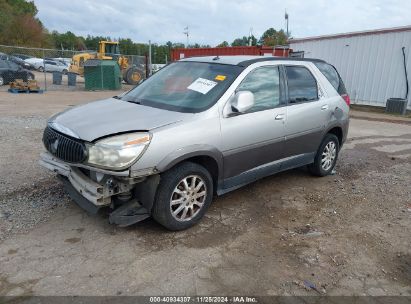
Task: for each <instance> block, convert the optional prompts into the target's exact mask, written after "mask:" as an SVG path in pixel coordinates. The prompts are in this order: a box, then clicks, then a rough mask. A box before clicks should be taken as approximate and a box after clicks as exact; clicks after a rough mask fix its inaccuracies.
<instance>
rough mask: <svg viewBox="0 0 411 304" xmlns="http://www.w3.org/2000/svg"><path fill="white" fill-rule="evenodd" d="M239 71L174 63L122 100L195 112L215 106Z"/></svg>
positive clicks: (201, 63)
mask: <svg viewBox="0 0 411 304" xmlns="http://www.w3.org/2000/svg"><path fill="white" fill-rule="evenodd" d="M242 70H243V68H242V67H239V66H235V65H224V64H217V63H203V62H184V61H183V62H175V63H172V64H170V65H168V66H166V67H164V68H163V69H161V70H160V71H159V72H157V73H156V74H154V75H153V76H151V77H150V78H148V79H147V80H146V81H144V82H143V83H141V84H140V85H139V86H137V87H135V88H134V89H133V90H131V91H130V92H128V93H126V94H125V95H124V96H122V97H121V99H122V100H125V101H129V102H136V103H139V104H143V105H147V106H151V107H156V108H162V109H166V110H171V111H178V112H191V113H197V112H201V111H204V110H206V109H208V108H210V107H211V106H212V105H214V104H215V103H216V101H217V100H218V98H220V97H221V95H222V94H223V93H224V92H225V91H226V90H227V88H228V87H229V86H230V84H231V83H232V82H233V81H234V79H235V78H236V77H237V76H238V74H239V73H240V72H241V71H242Z"/></svg>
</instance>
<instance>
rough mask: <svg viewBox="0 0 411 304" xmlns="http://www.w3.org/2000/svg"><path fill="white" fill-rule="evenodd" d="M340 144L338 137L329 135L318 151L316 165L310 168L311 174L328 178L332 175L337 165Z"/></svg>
mask: <svg viewBox="0 0 411 304" xmlns="http://www.w3.org/2000/svg"><path fill="white" fill-rule="evenodd" d="M339 152H340V143H339V141H338V138H337V136H335V135H334V134H327V135H326V136H325V137H324V139H323V141H322V143H321V145H320V148H319V149H318V151H317V155H316V156H315V159H314V163H312V164H311V165H310V166H309V169H310V172H311V173H312V174H313V175H316V176H326V175H329V174H330V173H331V171H332V170H333V169H334V167H335V164H336V163H337V158H338V153H339Z"/></svg>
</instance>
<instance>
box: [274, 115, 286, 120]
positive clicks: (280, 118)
mask: <svg viewBox="0 0 411 304" xmlns="http://www.w3.org/2000/svg"><path fill="white" fill-rule="evenodd" d="M284 117H285V115H284V114H278V115H277V116H276V117H275V120H283V119H284Z"/></svg>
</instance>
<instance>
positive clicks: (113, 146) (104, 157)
mask: <svg viewBox="0 0 411 304" xmlns="http://www.w3.org/2000/svg"><path fill="white" fill-rule="evenodd" d="M150 140H151V136H150V134H149V133H142V132H136V133H127V134H121V135H115V136H111V137H107V138H104V139H101V140H99V141H97V142H96V143H94V144H86V146H87V150H88V158H87V163H88V164H89V165H92V166H96V167H101V168H106V169H112V170H121V169H126V168H127V167H129V166H130V165H131V164H132V163H134V162H135V161H136V160H137V159H138V158H139V157H140V156H141V155H142V154H143V152H144V150H145V149H146V147H147V146H148V145H149V143H150Z"/></svg>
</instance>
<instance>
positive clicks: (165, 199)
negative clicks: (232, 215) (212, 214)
mask: <svg viewBox="0 0 411 304" xmlns="http://www.w3.org/2000/svg"><path fill="white" fill-rule="evenodd" d="M212 198H213V180H212V177H211V175H210V173H209V172H208V171H207V169H205V168H204V167H202V166H200V165H198V164H195V163H191V162H185V163H182V164H180V165H177V166H176V167H174V168H172V169H170V170H169V171H167V172H165V173H163V174H162V176H161V181H160V185H159V187H158V189H157V194H156V200H155V202H154V206H153V212H152V216H153V218H154V219H155V220H156V221H157V222H159V223H160V224H161V225H163V226H164V227H166V228H167V229H169V230H183V229H187V228H190V227H191V226H193V225H195V224H196V223H197V222H198V221H199V220H200V219H201V218H202V217H203V216H204V214H205V212H206V211H207V209H208V206H209V205H210V204H211V201H212Z"/></svg>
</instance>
